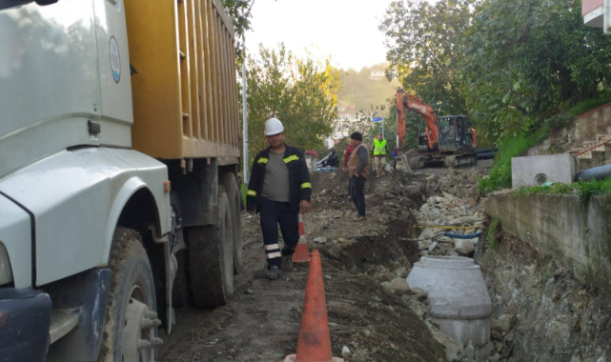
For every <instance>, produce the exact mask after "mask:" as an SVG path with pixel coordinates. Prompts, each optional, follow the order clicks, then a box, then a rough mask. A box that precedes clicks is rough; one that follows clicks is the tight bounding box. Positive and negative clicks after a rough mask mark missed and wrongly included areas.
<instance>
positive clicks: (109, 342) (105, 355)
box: [98, 227, 162, 362]
mask: <svg viewBox="0 0 611 362" xmlns="http://www.w3.org/2000/svg"><path fill="white" fill-rule="evenodd" d="M109 268H110V270H111V280H110V295H109V297H108V307H107V311H106V325H105V326H104V337H103V340H102V347H101V349H100V355H99V356H98V362H141V361H146V362H154V361H157V346H158V345H160V344H161V343H162V340H161V339H159V338H157V327H159V325H161V321H160V320H159V319H157V302H156V300H155V281H154V279H153V271H152V269H151V264H150V262H149V259H148V256H147V254H146V250H145V249H144V246H143V245H142V239H141V237H140V234H138V233H137V232H136V231H134V230H131V229H126V228H121V227H117V229H116V230H115V234H114V238H113V246H112V249H111V252H110V262H109Z"/></svg>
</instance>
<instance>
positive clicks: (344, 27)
mask: <svg viewBox="0 0 611 362" xmlns="http://www.w3.org/2000/svg"><path fill="white" fill-rule="evenodd" d="M391 1H392V0H278V1H273V0H256V2H255V5H254V7H253V10H252V14H253V19H252V28H253V30H252V31H251V32H249V33H247V35H246V44H247V47H248V49H249V50H250V51H256V49H257V47H258V45H259V44H260V43H261V44H263V45H265V46H266V47H274V48H276V47H277V44H279V43H281V42H283V43H284V44H285V45H286V47H287V48H288V49H289V50H291V51H293V52H294V53H295V54H297V55H300V56H302V55H304V54H305V49H306V48H307V49H308V50H310V51H311V52H312V53H313V54H314V55H315V56H317V57H322V56H331V58H332V63H333V65H334V66H336V67H339V68H343V69H347V68H353V69H355V70H360V69H361V68H363V67H366V66H371V65H374V64H379V63H383V62H385V60H386V49H385V47H384V34H383V33H382V32H381V31H380V30H378V25H379V24H380V23H381V22H382V19H383V18H384V14H385V11H386V9H387V8H388V5H389V4H390V3H391Z"/></svg>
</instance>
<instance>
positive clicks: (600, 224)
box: [484, 194, 611, 291]
mask: <svg viewBox="0 0 611 362" xmlns="http://www.w3.org/2000/svg"><path fill="white" fill-rule="evenodd" d="M484 207H485V210H486V213H488V214H489V215H491V216H492V217H497V218H499V219H500V220H501V225H502V227H503V230H505V231H506V232H508V233H510V234H512V235H514V236H516V237H518V238H519V239H521V240H523V241H524V242H527V243H529V244H530V245H532V246H533V247H534V248H535V249H536V250H537V251H538V252H539V253H541V254H543V255H550V256H553V257H554V259H556V260H557V261H559V262H561V263H562V264H564V265H565V266H567V267H568V268H571V269H572V270H573V271H574V273H575V275H576V276H577V277H578V278H580V279H582V280H587V281H588V282H590V283H593V284H595V285H598V286H600V287H602V288H604V289H606V290H607V291H611V197H610V196H598V197H595V198H593V199H592V200H591V201H590V202H589V203H588V204H587V205H584V204H583V203H581V202H580V201H579V200H578V198H577V196H575V195H545V194H527V195H520V196H514V195H508V194H506V195H497V196H492V197H490V198H489V199H488V200H486V202H485V205H484Z"/></svg>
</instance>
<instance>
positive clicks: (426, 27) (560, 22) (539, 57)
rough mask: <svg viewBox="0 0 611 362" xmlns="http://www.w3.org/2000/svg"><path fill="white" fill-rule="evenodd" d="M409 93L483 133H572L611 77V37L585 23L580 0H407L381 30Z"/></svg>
mask: <svg viewBox="0 0 611 362" xmlns="http://www.w3.org/2000/svg"><path fill="white" fill-rule="evenodd" d="M380 28H381V29H382V30H383V31H384V32H385V34H386V39H387V40H386V44H387V47H388V48H389V50H388V53H387V58H388V60H389V61H390V63H391V66H392V68H391V69H394V72H395V73H396V74H398V75H399V76H400V77H401V79H402V83H403V86H404V87H405V88H406V90H407V91H409V92H411V93H416V95H417V96H419V97H421V98H423V99H424V100H425V102H427V103H429V104H431V105H432V106H433V107H434V108H436V110H437V112H438V113H439V114H440V115H443V114H459V113H466V114H468V115H469V117H470V118H471V120H472V121H473V123H474V125H475V127H476V129H477V130H478V136H480V137H482V138H485V139H488V140H491V141H494V142H496V143H499V140H501V139H507V138H511V137H514V135H515V134H516V133H519V132H522V133H524V134H531V133H532V132H533V131H536V130H538V129H540V128H542V127H552V128H556V127H563V126H565V125H567V124H568V123H569V122H570V120H571V116H574V115H571V114H568V115H562V116H556V117H555V116H554V115H556V114H560V113H563V112H562V111H563V108H569V107H571V106H572V105H575V104H576V103H578V102H580V101H583V100H588V99H592V98H597V97H599V95H600V92H601V91H605V90H606V89H608V83H609V79H610V78H611V66H610V64H611V39H610V38H609V37H606V36H605V35H604V34H603V32H602V31H600V29H594V28H588V27H585V26H584V25H583V19H582V16H581V3H580V1H579V0H567V1H549V0H516V1H505V0H482V1H476V0H448V1H439V2H436V3H435V4H434V5H431V4H430V3H429V2H426V1H416V0H398V1H395V2H393V3H392V4H391V6H390V7H389V9H388V10H387V13H386V17H385V20H384V22H383V24H382V26H381V27H380Z"/></svg>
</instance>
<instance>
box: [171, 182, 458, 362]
mask: <svg viewBox="0 0 611 362" xmlns="http://www.w3.org/2000/svg"><path fill="white" fill-rule="evenodd" d="M432 173H433V174H434V173H435V172H432ZM345 177H346V176H344V175H342V174H340V173H317V174H314V175H313V180H312V184H313V188H314V197H313V201H314V204H313V205H314V208H313V210H312V212H310V213H309V214H307V215H306V216H305V222H304V224H305V228H306V232H307V233H308V235H307V239H308V243H309V247H310V250H312V249H319V250H320V252H321V254H322V260H323V273H324V275H325V292H326V296H327V307H328V314H329V324H330V333H331V340H332V348H333V354H334V355H336V356H340V355H341V351H342V347H343V346H347V347H348V348H349V349H350V350H351V354H352V356H351V358H350V359H349V361H358V362H361V361H362V362H367V361H375V362H409V361H445V356H446V351H445V347H444V346H442V345H441V344H439V343H437V341H436V340H435V339H434V338H433V337H432V335H431V332H430V331H429V328H428V327H427V325H426V324H425V322H423V320H424V321H426V320H427V306H426V304H423V301H422V298H421V297H420V296H418V295H416V294H414V293H413V292H411V291H408V292H400V291H398V292H395V293H393V292H392V291H391V292H389V291H388V290H387V289H385V288H384V287H382V286H381V283H382V282H385V281H391V280H392V279H395V278H398V277H402V278H404V277H405V275H401V274H405V273H406V270H409V267H410V265H411V264H412V263H413V262H415V261H416V260H417V258H418V248H417V247H414V246H413V244H410V243H408V242H407V239H408V238H411V237H414V233H417V231H415V230H414V229H412V228H411V227H410V225H411V224H413V223H414V222H415V219H414V217H413V216H412V215H411V213H412V211H411V209H418V208H419V206H420V205H421V204H422V203H423V201H424V198H423V196H426V194H427V192H430V190H427V186H426V185H427V182H426V181H425V178H426V177H431V173H430V172H429V173H424V174H422V173H421V174H420V175H417V176H415V177H411V178H409V179H408V178H407V177H405V176H404V175H403V174H398V173H395V174H394V175H391V176H387V177H385V178H380V179H375V178H372V179H370V180H369V181H367V185H366V198H367V202H368V219H367V221H366V222H363V223H354V222H352V221H351V219H352V216H353V215H354V212H353V210H354V206H353V205H352V204H351V203H350V202H349V199H348V195H347V179H346V178H345ZM430 188H431V187H430V186H429V189H430ZM433 188H434V187H433ZM258 220H259V218H258V216H254V217H250V216H244V219H243V225H244V233H243V240H244V243H245V245H244V254H245V257H244V259H245V265H244V267H243V270H242V272H241V273H240V275H238V276H237V277H236V281H235V297H234V299H233V301H232V302H231V304H229V305H227V306H224V307H220V308H216V309H214V310H197V309H192V308H186V309H181V310H177V325H176V326H175V327H174V328H175V329H174V332H173V334H172V335H171V336H169V337H165V344H164V345H163V347H162V348H161V350H160V357H161V361H164V362H174V361H176V362H177V361H202V362H203V361H219V362H220V361H243V362H249V361H252V362H255V361H257V362H258V361H261V362H263V361H266V362H267V361H282V360H283V358H284V357H285V356H286V355H287V354H290V353H294V352H295V350H296V346H297V335H298V330H299V323H300V316H301V309H302V304H303V296H304V289H305V284H306V278H307V269H306V268H307V266H306V265H297V266H296V268H295V270H294V271H293V272H290V273H285V274H283V276H282V278H281V279H280V280H277V281H274V282H270V281H267V280H265V279H264V277H263V276H264V267H265V261H264V254H263V248H262V237H261V233H260V229H259V225H258ZM416 236H417V235H416Z"/></svg>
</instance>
